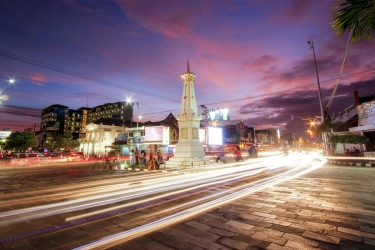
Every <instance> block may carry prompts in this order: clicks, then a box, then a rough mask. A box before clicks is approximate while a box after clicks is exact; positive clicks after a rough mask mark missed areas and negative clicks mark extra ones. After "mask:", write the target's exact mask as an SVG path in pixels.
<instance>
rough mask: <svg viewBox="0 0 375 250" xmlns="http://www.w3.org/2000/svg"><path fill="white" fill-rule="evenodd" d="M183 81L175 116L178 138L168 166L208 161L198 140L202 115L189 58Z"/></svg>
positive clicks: (194, 164) (182, 76) (198, 164)
mask: <svg viewBox="0 0 375 250" xmlns="http://www.w3.org/2000/svg"><path fill="white" fill-rule="evenodd" d="M181 78H182V80H183V82H184V89H183V91H182V100H181V109H180V113H179V114H178V115H177V116H176V119H177V121H178V128H179V140H178V143H177V144H176V148H175V152H174V156H173V158H170V159H169V162H167V168H168V167H181V166H194V167H196V166H200V165H203V164H207V162H208V161H209V159H208V158H206V157H205V153H204V150H203V145H202V143H201V142H200V140H199V125H200V120H201V119H202V116H201V115H200V114H198V110H197V102H196V99H195V91H194V80H195V74H194V73H193V72H190V65H189V60H188V63H187V71H186V72H185V73H183V74H182V75H181Z"/></svg>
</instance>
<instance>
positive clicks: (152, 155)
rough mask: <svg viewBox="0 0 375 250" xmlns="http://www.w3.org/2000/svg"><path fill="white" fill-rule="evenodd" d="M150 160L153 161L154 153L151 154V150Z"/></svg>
mask: <svg viewBox="0 0 375 250" xmlns="http://www.w3.org/2000/svg"><path fill="white" fill-rule="evenodd" d="M152 159H154V153H153V152H152V150H150V156H149V160H150V161H151V160H152Z"/></svg>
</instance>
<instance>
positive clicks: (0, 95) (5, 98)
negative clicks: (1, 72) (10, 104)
mask: <svg viewBox="0 0 375 250" xmlns="http://www.w3.org/2000/svg"><path fill="white" fill-rule="evenodd" d="M0 77H1V78H4V79H7V80H8V84H13V83H14V82H15V81H14V79H13V78H7V77H4V76H0ZM5 89H6V87H5V88H4V89H0V101H8V99H9V96H8V95H2V92H3V91H4V90H5Z"/></svg>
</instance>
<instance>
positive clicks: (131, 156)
mask: <svg viewBox="0 0 375 250" xmlns="http://www.w3.org/2000/svg"><path fill="white" fill-rule="evenodd" d="M129 160H130V166H132V167H133V165H134V149H132V150H131V151H130V153H129Z"/></svg>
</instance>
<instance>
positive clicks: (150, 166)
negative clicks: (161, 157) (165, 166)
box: [147, 158, 156, 171]
mask: <svg viewBox="0 0 375 250" xmlns="http://www.w3.org/2000/svg"><path fill="white" fill-rule="evenodd" d="M147 169H148V171H153V170H156V160H155V159H154V158H152V159H151V160H150V163H149V164H148V167H147Z"/></svg>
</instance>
